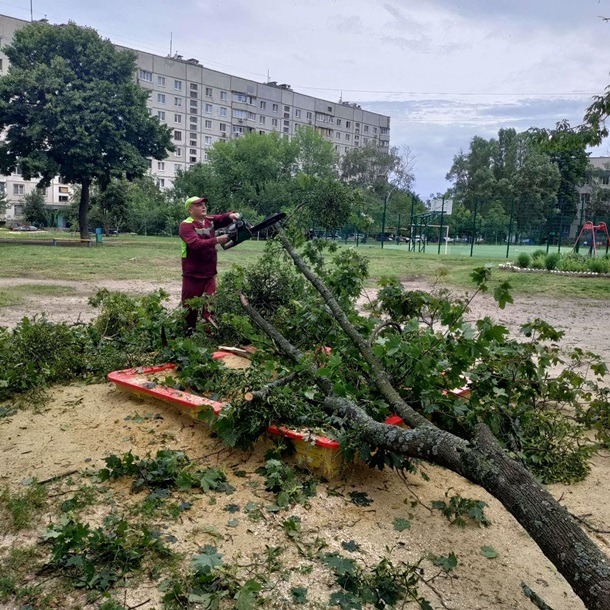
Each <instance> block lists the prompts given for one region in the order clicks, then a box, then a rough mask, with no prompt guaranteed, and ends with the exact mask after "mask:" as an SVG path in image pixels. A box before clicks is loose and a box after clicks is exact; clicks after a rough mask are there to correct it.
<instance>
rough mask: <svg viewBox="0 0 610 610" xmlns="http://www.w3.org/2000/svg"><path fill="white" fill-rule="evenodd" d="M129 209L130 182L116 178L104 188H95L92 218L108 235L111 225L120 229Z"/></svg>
mask: <svg viewBox="0 0 610 610" xmlns="http://www.w3.org/2000/svg"><path fill="white" fill-rule="evenodd" d="M128 211H129V182H128V181H127V180H125V179H121V178H114V179H112V180H111V181H110V182H109V183H108V184H107V185H106V186H105V188H103V189H100V190H98V189H94V191H93V193H92V195H91V214H90V216H91V220H93V221H94V223H95V224H96V225H97V226H101V227H102V228H103V229H104V233H105V234H106V235H108V233H109V231H110V227H111V226H112V227H113V228H115V229H116V230H120V229H121V228H122V227H124V225H125V221H126V219H127V215H128Z"/></svg>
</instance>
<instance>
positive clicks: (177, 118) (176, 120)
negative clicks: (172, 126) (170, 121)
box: [174, 114, 182, 123]
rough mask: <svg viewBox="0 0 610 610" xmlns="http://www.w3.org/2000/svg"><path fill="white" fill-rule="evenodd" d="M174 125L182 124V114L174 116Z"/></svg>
mask: <svg viewBox="0 0 610 610" xmlns="http://www.w3.org/2000/svg"><path fill="white" fill-rule="evenodd" d="M174 123H182V115H181V114H175V115H174Z"/></svg>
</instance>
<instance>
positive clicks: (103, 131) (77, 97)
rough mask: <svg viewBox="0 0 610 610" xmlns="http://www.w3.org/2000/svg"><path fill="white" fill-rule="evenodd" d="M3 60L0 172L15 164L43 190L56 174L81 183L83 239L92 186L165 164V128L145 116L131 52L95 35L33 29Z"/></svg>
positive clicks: (72, 28)
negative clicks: (151, 161)
mask: <svg viewBox="0 0 610 610" xmlns="http://www.w3.org/2000/svg"><path fill="white" fill-rule="evenodd" d="M6 54H7V56H8V58H9V61H10V67H9V72H8V74H7V75H6V76H5V77H3V78H2V79H0V128H1V129H6V139H5V140H4V141H3V142H2V143H1V144H0V170H1V171H2V172H4V173H9V172H11V171H14V170H15V169H16V167H17V165H19V166H20V168H21V173H22V175H23V177H24V178H25V179H26V180H29V179H32V178H39V179H40V180H39V183H38V184H39V186H41V187H44V186H48V185H49V184H50V181H51V179H52V178H53V177H54V176H60V177H61V178H63V179H64V180H65V181H67V182H70V183H74V184H78V185H80V203H79V229H80V234H81V237H82V238H88V228H87V213H88V208H89V200H90V188H91V185H92V184H93V182H94V181H95V180H99V182H100V183H101V184H102V186H104V185H106V184H108V183H109V182H110V179H111V178H113V177H126V178H128V179H132V178H134V177H137V176H140V175H143V174H144V173H145V172H146V171H147V169H148V161H147V159H146V158H147V157H153V158H155V159H163V158H165V156H166V155H167V150H168V149H169V150H171V149H172V144H171V140H170V132H169V129H168V128H167V127H165V126H163V125H161V123H160V122H159V120H158V119H157V118H153V117H150V116H149V115H148V112H147V109H146V99H147V96H148V93H147V92H146V91H144V90H143V89H141V88H140V87H139V86H138V85H137V84H136V83H135V81H134V74H135V70H136V56H135V54H134V53H132V52H130V51H119V50H117V49H116V48H115V47H114V46H113V45H112V43H111V42H110V41H109V40H103V39H102V38H100V36H99V35H98V34H97V32H95V31H94V30H92V29H89V28H81V27H78V26H77V25H75V24H74V23H69V24H68V25H65V26H61V27H58V26H52V25H47V24H44V23H34V24H31V25H29V26H27V27H24V28H22V29H21V30H19V31H17V32H16V34H15V37H14V40H13V43H12V45H11V46H10V47H8V48H7V49H6Z"/></svg>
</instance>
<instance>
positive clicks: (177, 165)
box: [174, 163, 182, 176]
mask: <svg viewBox="0 0 610 610" xmlns="http://www.w3.org/2000/svg"><path fill="white" fill-rule="evenodd" d="M181 171H182V164H181V163H174V176H177V175H178V174H179V173H180V172H181Z"/></svg>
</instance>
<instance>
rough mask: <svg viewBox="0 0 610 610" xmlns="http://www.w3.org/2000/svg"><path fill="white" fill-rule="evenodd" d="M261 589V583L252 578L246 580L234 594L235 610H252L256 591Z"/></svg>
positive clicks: (254, 606)
mask: <svg viewBox="0 0 610 610" xmlns="http://www.w3.org/2000/svg"><path fill="white" fill-rule="evenodd" d="M260 590H261V584H260V583H259V582H258V581H257V580H254V579H250V580H248V581H247V582H246V583H244V585H243V586H242V588H241V589H240V590H239V591H238V592H237V595H236V596H235V608H236V610H253V609H254V608H256V599H257V595H256V594H257V593H258V592H259V591H260Z"/></svg>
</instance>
